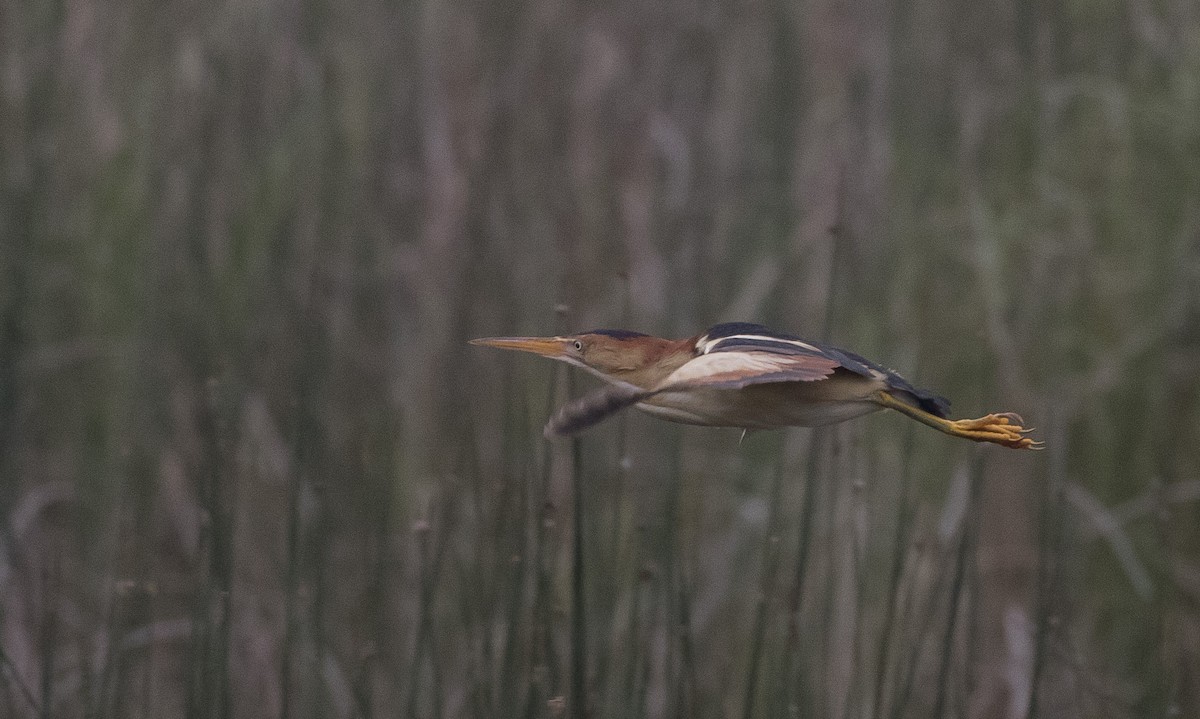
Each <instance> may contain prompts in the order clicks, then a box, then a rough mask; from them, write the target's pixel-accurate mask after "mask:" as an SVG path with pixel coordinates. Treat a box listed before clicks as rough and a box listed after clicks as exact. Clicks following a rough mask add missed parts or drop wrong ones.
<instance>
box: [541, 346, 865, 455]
mask: <svg viewBox="0 0 1200 719" xmlns="http://www.w3.org/2000/svg"><path fill="white" fill-rule="evenodd" d="M840 366H841V364H840V363H838V362H837V361H836V360H833V359H830V358H829V357H825V356H824V355H819V354H809V353H795V354H785V353H776V352H771V351H766V350H761V349H755V350H736V351H734V350H723V351H719V352H711V353H709V354H702V355H700V356H698V357H695V358H693V359H691V360H688V361H687V362H686V363H684V364H683V366H682V367H680V368H679V369H677V370H675V371H674V372H672V373H671V374H670V375H669V376H668V377H667V378H666V379H665V380H663V381H662V382H661V383H659V384H658V386H656V387H654V388H652V389H648V390H641V389H636V388H632V387H630V386H629V385H610V386H608V387H604V388H603V389H599V390H597V391H595V392H592V393H591V394H588V395H585V396H583V397H580V398H579V399H577V400H574V401H573V402H570V403H568V404H566V405H564V406H563V407H562V408H561V409H559V410H558V412H556V413H555V414H554V416H553V417H551V418H550V421H549V422H547V423H546V429H545V435H546V436H547V437H551V436H556V435H565V434H575V433H576V432H579V431H582V430H584V429H587V428H588V427H591V426H592V425H594V424H596V423H598V422H600V421H602V420H604V419H606V418H607V417H609V416H611V415H613V414H615V413H617V412H619V411H621V410H623V409H625V408H626V407H630V406H632V405H635V404H637V403H638V402H642V401H644V400H647V399H650V398H651V397H653V396H655V395H657V394H663V393H664V392H681V391H686V390H689V389H700V388H709V389H741V388H742V387H748V386H749V385H752V384H764V383H767V382H813V381H816V380H822V379H825V378H826V377H828V376H829V375H831V374H833V371H834V370H835V369H837V368H838V367H840Z"/></svg>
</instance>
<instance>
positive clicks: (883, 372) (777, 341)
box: [696, 322, 950, 417]
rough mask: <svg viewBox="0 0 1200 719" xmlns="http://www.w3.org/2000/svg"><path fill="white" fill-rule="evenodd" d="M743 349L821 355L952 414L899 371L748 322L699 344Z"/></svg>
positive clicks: (933, 410)
mask: <svg viewBox="0 0 1200 719" xmlns="http://www.w3.org/2000/svg"><path fill="white" fill-rule="evenodd" d="M743 349H755V350H758V351H764V352H777V353H781V354H817V355H820V356H822V357H826V358H828V359H830V360H833V361H835V362H837V364H838V366H839V367H842V368H843V369H846V370H849V371H850V372H854V373H855V374H859V375H862V376H864V377H874V378H877V379H881V380H883V381H885V382H886V383H887V385H888V387H889V388H890V389H892V390H895V391H896V392H898V393H899V394H900V396H901V398H905V399H906V400H907V401H910V402H912V403H913V404H915V405H916V406H918V407H920V408H921V409H923V410H925V411H926V412H929V413H930V414H933V415H936V416H938V417H946V416H948V415H949V413H950V401H949V400H947V399H946V398H945V397H942V396H939V395H937V394H935V393H933V392H930V391H929V390H927V389H921V388H919V387H915V386H913V384H912V383H910V382H909V381H908V380H907V379H905V378H904V377H903V376H901V375H900V374H899V373H898V372H896V371H895V370H892V369H889V368H887V367H884V366H883V365H881V364H878V363H876V362H872V361H871V360H869V359H867V358H865V357H863V356H861V355H858V354H855V353H854V352H850V351H848V350H844V349H839V348H837V347H832V346H830V345H826V344H822V343H820V342H814V341H812V340H806V339H803V338H800V337H796V336H794V335H789V334H784V333H782V332H776V331H774V330H772V329H769V328H767V327H764V326H762V325H757V324H751V323H748V322H727V323H725V324H720V325H716V326H714V327H712V328H710V329H709V330H708V332H706V333H705V334H704V336H703V337H701V338H700V340H699V341H698V342H697V343H696V350H697V351H698V352H703V353H706V354H708V353H713V352H728V351H740V350H743Z"/></svg>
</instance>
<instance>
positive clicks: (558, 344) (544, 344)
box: [471, 330, 691, 387]
mask: <svg viewBox="0 0 1200 719" xmlns="http://www.w3.org/2000/svg"><path fill="white" fill-rule="evenodd" d="M471 344H473V345H482V346H485V347H498V348H500V349H506V350H518V351H521V352H532V353H533V354H537V355H541V356H543V357H549V358H550V359H556V360H559V361H561V362H566V363H568V364H573V365H576V366H578V367H583V368H584V369H586V370H589V371H590V372H592V373H593V374H596V375H599V376H600V377H602V378H604V379H606V380H609V381H619V382H627V383H629V384H633V385H636V386H639V387H647V386H649V385H650V384H653V383H654V382H657V381H658V380H660V379H662V377H665V376H666V375H667V374H670V373H671V372H673V371H674V370H675V369H676V368H678V367H679V366H680V365H681V364H683V363H684V362H686V361H687V360H688V359H690V358H691V354H690V350H691V345H690V344H689V343H687V342H686V341H685V342H675V341H672V340H664V339H660V338H658V337H651V336H650V335H644V334H642V333H640V332H630V331H628V330H591V331H589V332H580V333H579V334H574V335H564V336H562V337H484V338H481V339H475V340H471Z"/></svg>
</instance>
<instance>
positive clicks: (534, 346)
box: [471, 337, 572, 359]
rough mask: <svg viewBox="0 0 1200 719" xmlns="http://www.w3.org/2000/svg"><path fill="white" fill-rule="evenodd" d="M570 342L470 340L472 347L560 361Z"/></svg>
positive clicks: (495, 338)
mask: <svg viewBox="0 0 1200 719" xmlns="http://www.w3.org/2000/svg"><path fill="white" fill-rule="evenodd" d="M571 342H572V340H569V339H564V338H562V337H481V338H480V339H477V340H471V344H473V345H482V346H484V347H498V348H500V349H502V350H518V351H520V352H532V353H534V354H536V355H541V356H543V357H550V358H553V359H562V358H563V357H564V356H565V355H566V354H567V348H568V347H570V346H571Z"/></svg>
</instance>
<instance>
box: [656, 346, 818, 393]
mask: <svg viewBox="0 0 1200 719" xmlns="http://www.w3.org/2000/svg"><path fill="white" fill-rule="evenodd" d="M841 366H842V365H841V363H840V362H838V361H837V360H835V359H832V358H830V357H826V356H825V355H822V354H816V353H807V352H804V353H800V352H797V353H783V352H775V351H771V350H765V349H732V348H730V349H721V350H716V351H710V352H708V353H707V354H702V355H700V356H698V357H696V358H694V359H692V360H689V361H688V362H686V363H684V365H683V366H682V367H680V368H679V369H677V370H675V371H674V372H673V373H671V375H670V376H668V377H667V378H666V379H665V380H663V381H662V383H661V384H660V385H659V386H658V387H655V388H654V392H655V393H659V392H669V391H674V390H683V389H689V388H693V387H712V388H715V389H740V388H742V387H747V386H749V385H752V384H764V383H766V382H813V381H815V380H822V379H825V378H826V377H828V376H829V375H831V374H833V371H834V370H835V369H837V368H838V367H841Z"/></svg>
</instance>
